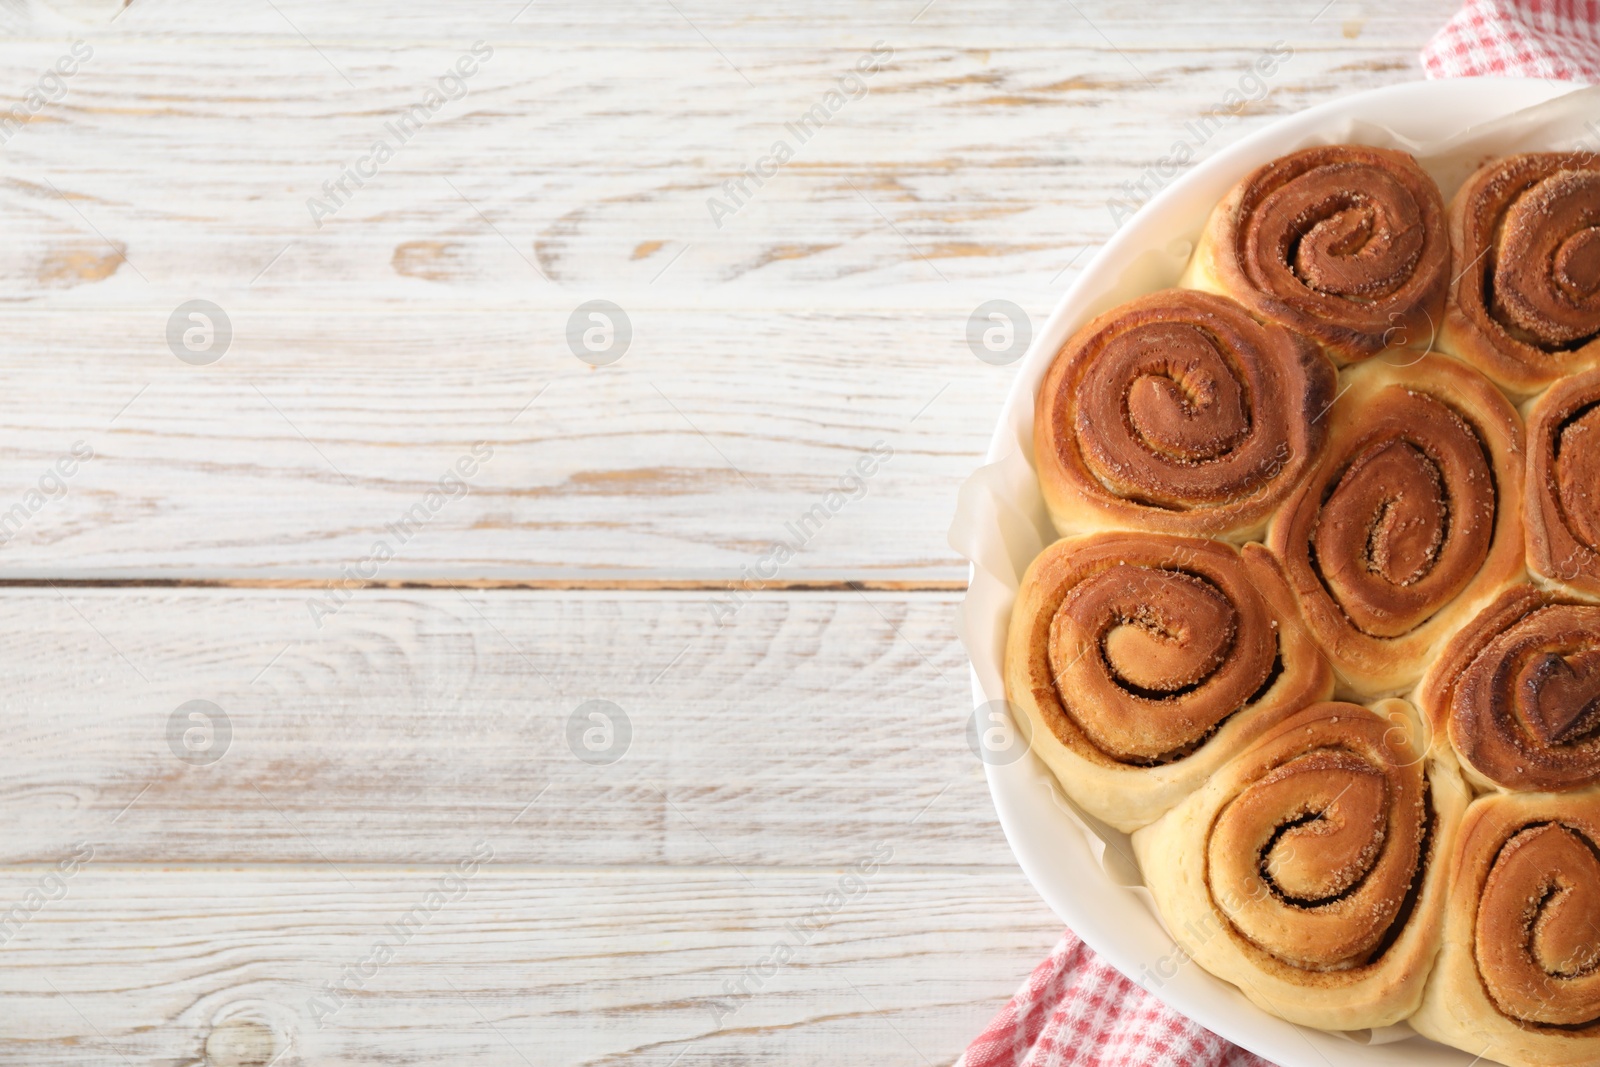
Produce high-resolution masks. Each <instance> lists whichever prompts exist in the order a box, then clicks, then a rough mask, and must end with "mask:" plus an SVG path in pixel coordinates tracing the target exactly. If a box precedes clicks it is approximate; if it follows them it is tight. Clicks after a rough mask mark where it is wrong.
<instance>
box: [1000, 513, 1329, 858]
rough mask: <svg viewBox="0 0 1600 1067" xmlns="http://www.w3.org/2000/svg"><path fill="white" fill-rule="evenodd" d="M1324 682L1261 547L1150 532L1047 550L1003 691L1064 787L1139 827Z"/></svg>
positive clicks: (1115, 821)
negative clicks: (1023, 720) (1023, 718)
mask: <svg viewBox="0 0 1600 1067" xmlns="http://www.w3.org/2000/svg"><path fill="white" fill-rule="evenodd" d="M1332 684H1333V683H1332V673H1331V671H1329V669H1328V667H1327V665H1326V664H1325V662H1324V661H1323V659H1322V657H1321V655H1320V654H1319V653H1318V652H1317V650H1316V649H1315V647H1314V646H1313V645H1312V644H1311V642H1310V639H1309V638H1308V637H1307V636H1306V634H1305V633H1304V631H1303V630H1302V629H1301V628H1300V626H1299V624H1298V622H1297V621H1296V620H1295V616H1294V604H1293V600H1292V598H1291V597H1290V595H1289V591H1288V589H1287V588H1285V587H1284V584H1283V579H1282V578H1281V577H1280V576H1279V574H1278V573H1277V568H1276V566H1275V565H1274V564H1273V562H1272V558H1271V557H1270V556H1269V555H1268V554H1267V553H1266V552H1265V551H1263V550H1262V549H1261V547H1260V546H1259V545H1247V546H1246V547H1245V549H1244V551H1243V552H1241V551H1240V550H1239V549H1236V548H1234V547H1233V546H1231V545H1227V544H1223V543H1221V542H1217V541H1209V540H1202V539H1196V538H1182V537H1170V536H1161V535H1155V534H1134V533H1102V534H1094V535H1090V536H1087V537H1079V538H1071V539H1067V540H1063V541H1058V542H1056V543H1055V544H1054V545H1052V546H1050V547H1049V548H1047V549H1046V550H1045V551H1044V552H1043V553H1042V554H1041V555H1040V556H1039V558H1038V559H1036V560H1034V562H1033V565H1032V566H1030V567H1029V568H1028V572H1027V574H1026V576H1024V578H1023V581H1022V588H1021V589H1020V590H1019V591H1018V593H1017V601H1016V606H1015V608H1014V609H1013V611H1012V616H1011V630H1010V633H1009V635H1008V637H1007V641H1006V695H1007V698H1008V700H1009V701H1010V703H1011V705H1012V707H1013V708H1014V709H1016V710H1017V711H1018V712H1020V713H1021V714H1023V715H1025V716H1026V717H1027V719H1028V723H1027V724H1026V725H1027V726H1028V727H1030V729H1029V734H1030V736H1031V745H1032V748H1033V751H1034V752H1036V753H1037V754H1038V755H1039V756H1040V757H1041V758H1042V759H1043V760H1044V761H1045V763H1046V764H1047V765H1048V766H1049V767H1050V769H1051V770H1052V771H1054V772H1055V775H1056V777H1057V778H1058V779H1060V782H1061V786H1062V788H1063V789H1064V790H1065V791H1066V793H1067V795H1068V796H1070V797H1072V799H1073V800H1075V801H1076V802H1077V803H1078V804H1079V805H1080V806H1081V807H1083V808H1084V809H1085V810H1086V811H1088V812H1089V813H1090V814H1092V815H1094V816H1096V817H1098V818H1100V819H1103V820H1105V821H1106V822H1107V823H1110V824H1111V825H1112V826H1115V827H1117V828H1118V829H1121V830H1132V829H1135V828H1136V827H1139V826H1143V825H1145V824H1146V823H1148V822H1150V821H1151V820H1153V819H1155V818H1156V817H1157V816H1159V815H1160V814H1161V813H1162V812H1164V811H1166V810H1167V809H1168V808H1170V807H1171V806H1172V805H1173V804H1175V803H1177V801H1178V800H1179V799H1180V798H1181V797H1182V796H1184V794H1186V793H1189V792H1190V791H1192V790H1194V789H1195V788H1196V787H1197V786H1199V785H1200V784H1201V783H1202V782H1204V781H1205V780H1206V778H1207V777H1208V776H1209V775H1210V774H1211V773H1212V772H1213V771H1215V770H1216V769H1217V768H1218V767H1219V766H1221V765H1222V763H1223V761H1224V760H1226V759H1227V758H1228V757H1229V756H1230V755H1231V754H1233V753H1234V752H1237V751H1238V750H1239V749H1240V748H1241V747H1242V746H1243V745H1245V744H1247V743H1248V742H1249V741H1250V740H1251V739H1252V738H1254V737H1255V736H1257V735H1258V734H1259V733H1261V731H1262V730H1264V729H1266V728H1267V727H1269V726H1271V725H1272V724H1273V723H1274V722H1276V721H1277V720H1278V719H1280V718H1282V717H1283V716H1284V715H1286V714H1289V713H1290V712H1292V711H1294V710H1296V709H1298V708H1300V707H1303V706H1304V705H1305V704H1306V703H1308V702H1310V701H1313V700H1318V699H1322V698H1324V697H1326V696H1327V695H1328V694H1329V693H1331V692H1332Z"/></svg>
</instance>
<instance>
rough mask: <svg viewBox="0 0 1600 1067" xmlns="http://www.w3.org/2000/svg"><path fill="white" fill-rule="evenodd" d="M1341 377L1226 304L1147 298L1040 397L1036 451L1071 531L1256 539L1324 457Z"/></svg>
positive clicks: (1110, 320)
mask: <svg viewBox="0 0 1600 1067" xmlns="http://www.w3.org/2000/svg"><path fill="white" fill-rule="evenodd" d="M1333 384H1334V372H1333V367H1332V365H1331V364H1329V363H1328V361H1327V360H1326V359H1325V358H1324V357H1323V356H1321V355H1320V354H1319V353H1318V352H1317V351H1316V349H1315V346H1314V345H1311V344H1310V343H1309V342H1307V341H1305V340H1304V339H1302V338H1299V337H1296V336H1294V335H1293V334H1291V333H1289V332H1288V331H1287V330H1283V329H1280V328H1279V327H1276V326H1270V325H1263V324H1261V323H1259V322H1257V321H1256V320H1255V319H1253V318H1251V317H1250V315H1249V314H1247V313H1246V312H1245V310H1244V309H1243V308H1241V307H1240V306H1239V305H1238V304H1236V303H1234V302H1233V301H1231V300H1227V299H1224V298H1222V297H1217V296H1212V295H1210V294H1207V293H1198V292H1192V291H1185V290H1179V289H1169V290H1165V291H1163V292H1158V293H1151V294H1149V295H1147V296H1143V297H1139V298H1138V299H1135V300H1131V301H1129V302H1128V303H1126V304H1123V305H1121V306H1120V307H1117V308H1115V309H1113V310H1112V311H1110V312H1107V313H1106V314H1104V315H1101V316H1100V317H1099V318H1097V319H1095V320H1094V321H1093V322H1091V323H1089V324H1088V325H1087V326H1085V327H1084V328H1083V329H1081V330H1079V331H1078V332H1077V334H1075V335H1074V336H1073V337H1072V339H1071V340H1070V341H1068V342H1067V344H1066V345H1065V346H1064V347H1063V348H1062V350H1061V352H1060V354H1059V355H1057V356H1056V361H1055V363H1054V364H1053V365H1052V366H1051V367H1050V370H1049V372H1048V373H1047V374H1046V375H1045V379H1044V383H1043V384H1042V385H1041V386H1040V387H1039V394H1038V398H1037V406H1036V408H1035V411H1034V453H1035V461H1036V463H1037V465H1038V470H1039V482H1040V485H1041V487H1042V489H1043V491H1044V498H1045V502H1046V504H1047V505H1048V506H1049V509H1050V515H1051V518H1052V519H1053V520H1054V522H1055V524H1056V528H1057V529H1058V530H1059V531H1060V532H1062V533H1064V534H1065V533H1085V532H1089V531H1093V530H1101V529H1127V528H1133V529H1148V530H1151V531H1155V532H1158V533H1170V534H1208V535H1214V536H1231V537H1234V538H1237V539H1241V540H1244V539H1248V538H1249V537H1251V536H1254V535H1256V534H1258V533H1259V532H1260V530H1261V529H1262V528H1263V527H1264V525H1265V522H1266V518H1267V516H1268V515H1269V514H1270V513H1271V511H1272V509H1273V508H1274V507H1276V506H1277V504H1278V503H1279V502H1280V501H1281V500H1283V498H1284V497H1285V496H1286V495H1288V493H1289V492H1290V490H1292V489H1293V488H1294V486H1295V483H1296V482H1297V481H1298V480H1299V478H1300V476H1301V475H1302V474H1303V473H1304V471H1305V469H1306V468H1307V466H1308V465H1309V464H1310V463H1311V462H1312V461H1313V460H1314V459H1315V458H1316V455H1317V453H1318V451H1319V448H1320V446H1321V442H1322V438H1323V434H1324V428H1323V426H1322V424H1321V423H1320V422H1318V421H1317V419H1316V416H1317V415H1318V413H1319V412H1320V411H1321V410H1322V409H1323V408H1325V407H1326V406H1327V403H1328V401H1329V400H1330V399H1331V398H1332V396H1333Z"/></svg>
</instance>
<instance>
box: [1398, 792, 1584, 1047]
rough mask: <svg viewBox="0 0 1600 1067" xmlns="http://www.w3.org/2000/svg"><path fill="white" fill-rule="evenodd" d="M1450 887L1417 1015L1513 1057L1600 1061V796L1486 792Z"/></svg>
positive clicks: (1416, 1023) (1421, 1024)
mask: <svg viewBox="0 0 1600 1067" xmlns="http://www.w3.org/2000/svg"><path fill="white" fill-rule="evenodd" d="M1449 892H1450V899H1449V903H1448V906H1447V908H1446V918H1445V939H1444V949H1443V951H1441V952H1440V954H1439V959H1438V963H1437V965H1436V966H1435V968H1434V972H1433V975H1432V977H1431V978H1430V979H1429V980H1428V989H1427V993H1426V995H1425V997H1424V999H1423V1003H1422V1007H1421V1009H1420V1010H1419V1011H1418V1012H1417V1014H1416V1016H1415V1017H1414V1018H1413V1019H1412V1020H1411V1025H1412V1027H1413V1028H1414V1029H1415V1030H1416V1031H1417V1032H1418V1033H1420V1034H1423V1035H1424V1036H1426V1037H1431V1038H1433V1039H1434V1040H1435V1041H1442V1042H1444V1043H1445V1044H1447V1045H1454V1046H1455V1047H1457V1048H1460V1049H1463V1050H1465V1051H1466V1052H1468V1053H1469V1054H1471V1055H1474V1056H1479V1057H1481V1058H1484V1059H1493V1060H1498V1061H1499V1062H1501V1063H1504V1064H1509V1065H1510V1067H1580V1065H1584V1067H1587V1065H1589V1064H1594V1063H1597V1062H1600V796H1597V795H1595V794H1594V793H1587V794H1582V795H1577V796H1573V795H1553V794H1550V793H1527V794H1499V795H1493V796H1486V797H1480V798H1479V799H1478V800H1476V801H1474V802H1473V804H1472V806H1471V807H1470V808H1468V809H1467V813H1466V816H1465V817H1464V818H1463V820H1462V824H1461V831H1460V833H1459V835H1458V838H1457V848H1456V855H1455V862H1454V863H1453V864H1452V866H1451V876H1450V891H1449Z"/></svg>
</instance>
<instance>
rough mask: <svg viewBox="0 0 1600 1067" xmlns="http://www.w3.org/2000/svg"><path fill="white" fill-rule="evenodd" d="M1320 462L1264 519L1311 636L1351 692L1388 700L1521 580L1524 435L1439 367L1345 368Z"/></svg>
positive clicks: (1492, 391) (1483, 386)
mask: <svg viewBox="0 0 1600 1067" xmlns="http://www.w3.org/2000/svg"><path fill="white" fill-rule="evenodd" d="M1343 381H1344V388H1343V390H1342V392H1341V394H1340V397H1339V400H1338V401H1337V402H1336V403H1335V404H1334V405H1333V408H1332V410H1331V411H1330V412H1329V413H1328V417H1327V419H1326V421H1327V422H1330V423H1332V430H1331V431H1330V436H1329V441H1328V449H1327V452H1326V454H1325V455H1324V457H1323V459H1322V462H1321V463H1320V464H1319V465H1318V467H1317V469H1316V470H1314V471H1313V472H1312V473H1311V475H1310V476H1309V477H1308V478H1307V479H1306V481H1305V484H1304V485H1302V486H1301V488H1300V489H1299V491H1298V492H1297V493H1296V494H1295V495H1294V497H1293V498H1291V499H1290V500H1289V501H1288V502H1287V503H1286V504H1285V505H1284V507H1283V510H1282V511H1281V512H1280V513H1279V514H1278V515H1277V516H1276V517H1274V519H1273V522H1272V529H1271V531H1270V532H1269V534H1268V537H1267V543H1268V545H1269V546H1270V547H1271V549H1272V551H1273V553H1274V554H1275V555H1277V556H1278V558H1279V559H1280V560H1281V561H1282V562H1283V565H1284V571H1285V573H1286V575H1287V576H1288V579H1289V584H1290V585H1291V586H1292V587H1293V588H1294V591H1295V594H1296V596H1297V598H1298V600H1299V603H1300V610H1301V612H1302V614H1303V615H1304V616H1305V620H1306V623H1307V625H1308V627H1309V628H1310V631H1311V634H1312V636H1313V637H1314V638H1316V640H1317V642H1318V643H1319V644H1320V645H1321V646H1322V648H1323V649H1325V650H1326V651H1327V652H1328V654H1329V656H1330V657H1331V658H1332V661H1333V667H1334V670H1335V671H1337V672H1338V674H1339V676H1340V679H1341V681H1342V683H1343V685H1344V686H1345V687H1346V688H1347V689H1348V690H1350V691H1352V692H1355V693H1359V694H1362V695H1365V696H1373V695H1378V694H1383V693H1394V692H1399V691H1400V690H1402V689H1403V688H1405V687H1408V686H1409V685H1411V683H1413V682H1415V681H1416V680H1417V678H1418V676H1419V675H1421V673H1422V669H1423V667H1424V665H1425V664H1426V663H1427V662H1428V660H1429V658H1430V657H1431V655H1432V653H1433V652H1434V650H1436V649H1437V648H1438V646H1439V645H1440V644H1442V643H1443V642H1444V641H1445V639H1447V638H1448V637H1449V636H1450V634H1451V633H1452V632H1453V631H1454V630H1455V629H1456V628H1457V627H1458V626H1460V625H1461V624H1462V623H1464V622H1465V621H1466V620H1467V619H1470V618H1471V617H1472V615H1473V614H1474V613H1475V612H1476V611H1477V610H1478V609H1479V608H1481V607H1482V606H1483V605H1484V604H1485V603H1487V602H1488V601H1489V600H1491V599H1492V598H1493V597H1494V596H1495V595H1496V594H1497V593H1498V592H1499V591H1500V590H1501V589H1503V588H1504V587H1505V586H1506V585H1507V584H1509V583H1510V582H1512V581H1514V580H1516V579H1517V578H1518V577H1519V576H1520V575H1521V573H1522V564H1523V546H1522V467H1523V457H1522V424H1521V421H1520V420H1519V419H1518V417H1517V412H1516V410H1515V409H1514V408H1513V407H1512V406H1511V403H1510V401H1508V400H1506V398H1505V396H1504V395H1503V394H1501V393H1500V391H1499V390H1497V389H1496V388H1495V387H1494V386H1493V385H1492V384H1491V383H1490V382H1489V381H1488V380H1487V379H1485V378H1484V377H1483V376H1482V375H1480V374H1478V373H1477V372H1475V371H1473V370H1472V369H1471V368H1469V367H1467V366H1465V365H1464V364H1461V363H1458V362H1456V361H1455V360H1452V359H1448V358H1446V357H1444V356H1437V355H1428V356H1420V357H1419V356H1415V355H1413V357H1412V362H1411V363H1410V364H1409V365H1406V366H1396V365H1393V364H1391V363H1389V362H1388V361H1387V358H1385V359H1377V360H1372V361H1370V362H1367V363H1364V364H1362V365H1361V366H1359V367H1355V368H1352V369H1350V370H1348V371H1346V372H1345V374H1344V376H1343Z"/></svg>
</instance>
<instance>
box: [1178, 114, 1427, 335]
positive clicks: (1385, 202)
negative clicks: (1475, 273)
mask: <svg viewBox="0 0 1600 1067" xmlns="http://www.w3.org/2000/svg"><path fill="white" fill-rule="evenodd" d="M1449 268H1450V245H1449V241H1448V238H1447V237H1446V233H1445V222H1444V200H1443V198H1442V197H1441V196H1440V195H1439V187H1438V186H1437V185H1435V184H1434V182H1433V179H1432V178H1430V177H1428V175H1427V174H1426V173H1424V172H1423V170H1422V168H1421V167H1419V166H1417V162H1416V160H1414V159H1412V158H1411V157H1410V156H1408V155H1406V154H1405V153H1404V152H1395V151H1392V150H1390V149H1386V148H1368V147H1366V146H1364V145H1348V144H1337V145H1325V146H1322V147H1318V148H1305V149H1302V150H1300V151H1298V152H1291V153H1290V154H1289V155H1286V156H1283V157H1281V158H1279V159H1275V160H1273V161H1272V162H1271V163H1268V164H1267V165H1266V166H1264V167H1262V168H1260V169H1259V170H1257V171H1256V172H1255V173H1253V174H1251V175H1250V176H1249V177H1247V178H1245V179H1244V180H1243V181H1242V182H1240V183H1239V184H1238V185H1236V186H1234V188H1233V191H1232V192H1231V193H1229V194H1228V196H1227V197H1226V198H1224V199H1223V201H1222V203H1220V204H1218V205H1217V206H1216V208H1215V209H1214V210H1213V211H1212V213H1211V218H1210V220H1209V221H1208V222H1207V223H1206V227H1205V230H1204V231H1203V232H1202V234H1201V237H1200V243H1199V245H1198V246H1197V247H1196V249H1195V252H1194V256H1193V258H1192V259H1191V260H1190V261H1189V266H1188V269H1187V270H1186V271H1185V272H1184V276H1183V279H1182V281H1180V283H1179V284H1180V285H1186V286H1191V287H1193V288H1197V289H1205V290H1208V291H1210V292H1215V293H1224V294H1226V295H1228V296H1231V297H1233V298H1234V299H1235V300H1237V301H1239V302H1240V303H1241V304H1243V305H1244V306H1245V307H1247V308H1249V309H1250V311H1251V312H1252V313H1254V314H1255V315H1257V316H1259V317H1261V318H1264V319H1267V320H1269V321H1272V322H1276V323H1278V324H1279V325H1282V326H1287V327H1288V328H1289V329H1291V330H1296V331H1298V332H1300V333H1303V334H1305V335H1307V336H1308V337H1312V338H1314V339H1316V340H1317V341H1318V342H1320V343H1321V344H1322V345H1323V346H1324V347H1326V348H1327V350H1328V353H1329V354H1330V355H1331V356H1333V358H1334V359H1335V360H1337V361H1339V362H1340V363H1349V362H1354V361H1356V360H1361V359H1366V358H1367V357H1369V356H1372V355H1374V354H1376V353H1378V352H1381V351H1383V350H1384V349H1386V348H1390V347H1398V346H1405V345H1412V346H1415V347H1419V348H1420V347H1424V346H1426V345H1428V344H1430V343H1431V341H1432V338H1433V334H1434V330H1435V327H1436V326H1437V325H1438V323H1439V319H1440V315H1441V313H1442V311H1443V309H1444V298H1445V290H1446V289H1447V288H1448V286H1449V280H1450V279H1449V274H1448V273H1447V272H1448V270H1449Z"/></svg>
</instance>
